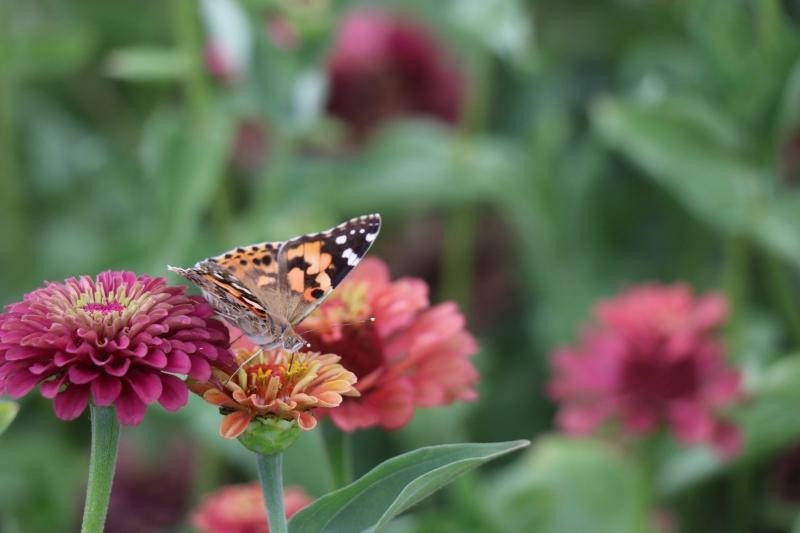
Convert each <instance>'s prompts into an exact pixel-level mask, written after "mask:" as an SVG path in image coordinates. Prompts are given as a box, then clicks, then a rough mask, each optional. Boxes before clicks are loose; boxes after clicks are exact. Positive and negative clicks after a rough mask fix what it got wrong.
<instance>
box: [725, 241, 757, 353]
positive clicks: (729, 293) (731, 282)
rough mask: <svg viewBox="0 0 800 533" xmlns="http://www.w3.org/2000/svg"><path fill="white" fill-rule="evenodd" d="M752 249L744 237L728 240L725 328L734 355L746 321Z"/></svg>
mask: <svg viewBox="0 0 800 533" xmlns="http://www.w3.org/2000/svg"><path fill="white" fill-rule="evenodd" d="M749 255H750V247H749V243H748V242H747V239H746V238H745V237H743V236H740V235H739V236H733V237H731V238H730V239H729V240H728V244H727V250H726V258H725V266H724V270H723V273H722V286H723V288H724V291H725V296H726V297H727V298H728V304H729V305H730V315H729V318H728V323H727V325H726V327H725V329H726V331H725V333H726V337H727V339H728V346H729V348H730V349H731V352H732V353H738V351H739V350H738V347H739V344H740V340H741V339H740V337H741V332H742V328H741V324H742V322H743V319H744V307H745V300H746V299H747V268H748V263H749Z"/></svg>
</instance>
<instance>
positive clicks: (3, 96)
mask: <svg viewBox="0 0 800 533" xmlns="http://www.w3.org/2000/svg"><path fill="white" fill-rule="evenodd" d="M12 10H13V8H12V3H11V2H7V1H5V0H0V227H2V228H3V230H4V232H5V238H4V239H3V240H2V243H0V254H2V257H3V259H4V261H5V264H6V265H7V268H8V270H7V274H8V275H9V277H10V278H11V279H16V280H17V281H19V280H20V279H22V278H24V277H25V276H26V275H27V274H28V269H29V265H30V264H31V260H30V246H29V243H28V239H27V238H26V235H28V226H29V224H28V219H27V216H26V210H25V202H24V198H23V194H22V189H23V188H22V184H23V178H22V176H20V175H19V173H18V168H17V159H16V156H17V146H16V138H15V124H14V112H13V111H14V106H15V100H14V97H15V94H16V93H17V87H18V80H17V76H16V75H15V72H14V68H13V67H14V61H13V53H14V40H13V37H12V35H13V34H12V29H11V28H12V20H11V18H12V14H13V12H12Z"/></svg>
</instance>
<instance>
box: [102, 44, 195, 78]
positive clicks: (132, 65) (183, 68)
mask: <svg viewBox="0 0 800 533" xmlns="http://www.w3.org/2000/svg"><path fill="white" fill-rule="evenodd" d="M191 62H192V59H191V58H190V57H189V56H188V55H186V53H185V52H184V51H183V50H178V49H175V48H164V47H154V46H148V47H144V46H139V47H131V48H125V49H121V50H116V51H114V52H112V53H111V54H110V55H109V56H108V60H107V63H106V73H107V74H108V75H109V76H111V77H112V78H117V79H120V80H126V81H138V82H150V81H176V80H179V79H181V78H182V77H183V76H185V75H186V72H187V71H188V70H189V68H191V64H192V63H191Z"/></svg>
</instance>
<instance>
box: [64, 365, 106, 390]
mask: <svg viewBox="0 0 800 533" xmlns="http://www.w3.org/2000/svg"><path fill="white" fill-rule="evenodd" d="M68 373H69V380H70V381H71V382H73V383H77V384H79V385H83V384H86V383H89V382H90V381H92V380H93V379H94V378H96V377H97V376H99V375H100V369H99V368H97V367H96V366H89V365H75V366H71V367H69V371H68Z"/></svg>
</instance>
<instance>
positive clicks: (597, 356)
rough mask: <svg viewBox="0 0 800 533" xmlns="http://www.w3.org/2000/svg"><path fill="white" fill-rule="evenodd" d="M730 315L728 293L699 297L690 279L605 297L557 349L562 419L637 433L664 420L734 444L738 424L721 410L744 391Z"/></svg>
mask: <svg viewBox="0 0 800 533" xmlns="http://www.w3.org/2000/svg"><path fill="white" fill-rule="evenodd" d="M726 315H727V305H726V302H725V300H724V298H723V297H722V296H720V295H717V294H711V295H707V296H704V297H695V296H694V295H693V294H692V291H691V290H690V289H689V288H688V287H687V286H685V285H674V286H661V285H645V286H641V287H637V288H634V289H632V290H630V291H628V292H626V293H624V294H622V295H621V296H618V297H617V298H614V299H612V300H607V301H603V302H601V303H600V304H599V305H598V306H597V309H596V311H595V318H596V322H595V323H594V324H593V325H592V326H591V327H589V328H588V330H587V331H586V333H585V334H584V336H583V339H582V341H581V342H580V343H579V344H578V345H577V346H572V347H567V348H562V349H560V350H558V351H557V352H556V353H555V355H554V357H553V367H554V371H555V376H554V377H553V379H552V381H551V383H550V394H551V396H552V397H553V398H554V399H555V400H556V401H558V402H559V404H560V406H559V412H558V425H559V426H560V427H561V428H562V429H563V430H565V431H567V432H570V433H578V434H580V433H586V432H590V431H592V430H594V429H595V428H597V427H598V426H599V425H601V424H602V423H603V422H605V421H607V420H609V419H619V420H620V421H621V422H622V425H623V428H624V429H626V430H627V431H628V432H630V433H633V434H638V435H641V434H647V433H650V432H652V431H655V430H656V429H658V428H659V427H661V426H666V427H669V428H670V429H671V430H672V432H673V433H674V434H675V435H676V437H677V438H678V439H679V440H681V441H683V442H685V443H699V442H710V443H712V444H714V445H715V446H716V447H717V449H719V450H720V451H721V452H723V453H725V454H733V453H735V452H736V451H737V450H738V447H739V444H740V443H739V432H738V430H737V429H736V428H735V427H734V426H733V425H732V424H731V423H730V422H728V421H726V420H725V419H724V418H722V417H721V416H720V413H719V410H720V409H721V408H724V407H726V406H728V405H730V404H731V403H733V402H735V400H737V398H738V397H739V396H740V374H739V372H738V371H737V370H736V369H735V368H733V367H731V366H730V365H728V364H727V363H726V361H725V354H724V351H723V347H722V343H721V340H720V337H719V335H718V333H717V330H718V328H719V327H720V325H721V324H722V323H723V322H724V320H725V317H726Z"/></svg>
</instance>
